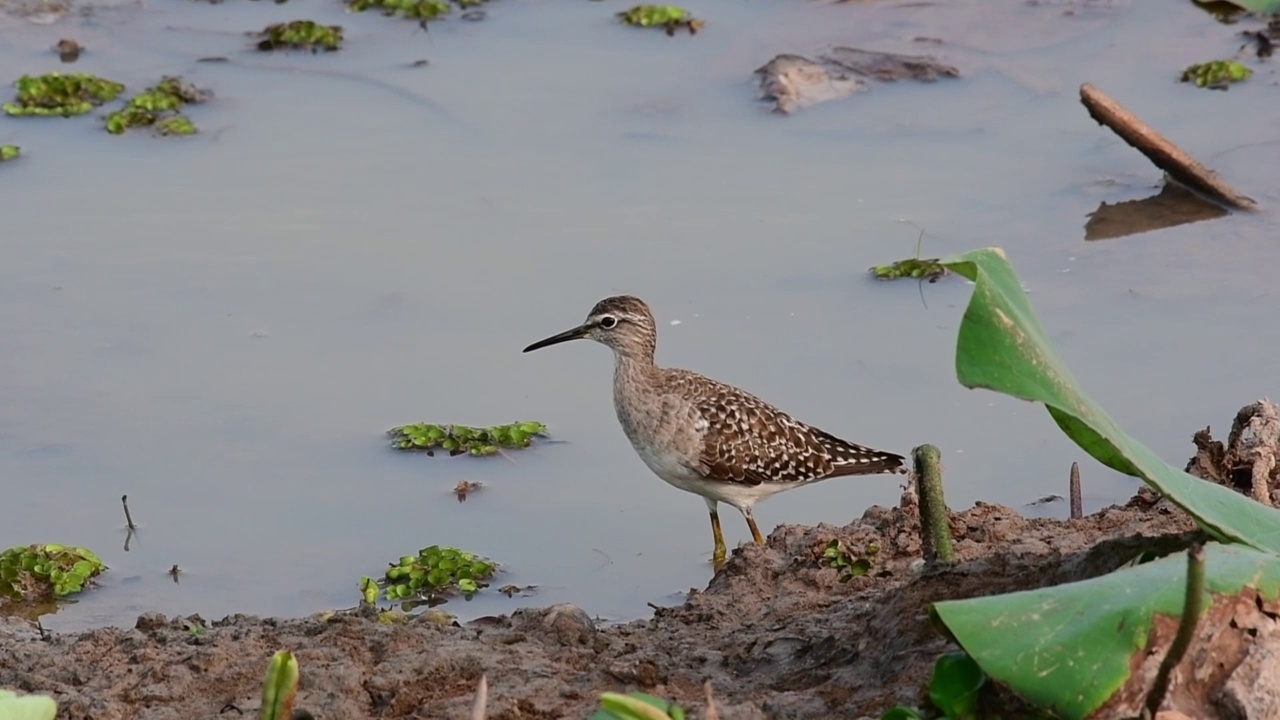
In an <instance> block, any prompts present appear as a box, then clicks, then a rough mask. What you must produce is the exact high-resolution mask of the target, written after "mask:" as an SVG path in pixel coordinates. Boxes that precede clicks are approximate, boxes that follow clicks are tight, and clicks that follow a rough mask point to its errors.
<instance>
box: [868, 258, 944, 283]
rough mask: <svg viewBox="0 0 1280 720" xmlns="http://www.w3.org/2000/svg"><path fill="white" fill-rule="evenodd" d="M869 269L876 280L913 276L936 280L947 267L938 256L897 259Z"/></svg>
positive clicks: (919, 278)
mask: <svg viewBox="0 0 1280 720" xmlns="http://www.w3.org/2000/svg"><path fill="white" fill-rule="evenodd" d="M870 271H871V274H872V276H874V277H875V278H876V279H877V280H898V279H900V278H915V279H917V280H928V281H929V282H936V281H937V279H938V278H940V277H942V276H943V275H946V274H947V268H946V267H944V266H943V265H942V263H940V262H938V258H918V257H915V258H907V259H906V260H899V261H897V262H894V263H890V264H888V265H873V266H871V268H870Z"/></svg>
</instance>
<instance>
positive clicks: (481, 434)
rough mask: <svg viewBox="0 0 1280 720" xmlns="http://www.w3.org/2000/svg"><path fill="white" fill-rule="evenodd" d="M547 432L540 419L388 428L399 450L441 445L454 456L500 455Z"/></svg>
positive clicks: (524, 446)
mask: <svg viewBox="0 0 1280 720" xmlns="http://www.w3.org/2000/svg"><path fill="white" fill-rule="evenodd" d="M546 434H547V426H546V425H543V424H542V423H540V422H538V421H536V420H526V421H524V422H514V423H510V424H508V425H494V426H493V427H487V428H479V427H470V426H468V425H436V424H434V423H415V424H413V425H401V426H400V427H393V428H391V429H390V430H388V431H387V435H389V436H390V437H391V447H393V448H395V449H397V450H425V451H426V452H427V453H428V454H434V451H435V450H436V449H440V450H445V451H447V452H448V453H449V455H450V456H453V455H463V454H467V455H473V456H476V457H483V456H486V455H496V454H498V452H499V450H501V449H502V448H512V449H518V448H527V447H529V445H530V444H532V443H533V439H534V438H535V437H544V436H545V435H546Z"/></svg>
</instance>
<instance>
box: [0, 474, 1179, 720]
mask: <svg viewBox="0 0 1280 720" xmlns="http://www.w3.org/2000/svg"><path fill="white" fill-rule="evenodd" d="M950 521H951V529H952V532H953V534H954V537H955V539H956V555H957V560H958V562H957V564H956V565H955V566H954V567H950V568H945V569H928V570H926V569H924V567H923V564H922V563H921V562H920V561H919V560H918V558H919V557H920V551H921V548H920V539H919V516H918V513H917V511H916V507H915V505H914V502H913V501H912V498H911V497H910V496H905V497H904V501H903V503H902V504H901V506H899V507H896V508H884V507H873V508H871V509H870V510H868V511H867V512H866V514H865V515H864V516H863V518H862V519H861V520H859V521H857V522H854V523H852V524H850V525H848V526H845V527H835V526H830V525H819V526H818V527H813V528H810V527H801V526H795V525H783V526H780V527H778V528H777V529H776V530H775V532H774V533H773V534H772V535H771V536H770V538H769V541H768V544H767V545H765V546H761V547H756V546H744V547H742V548H739V549H738V550H737V551H736V552H734V553H733V555H732V557H731V558H730V560H729V563H728V564H727V565H726V567H725V568H724V569H723V570H722V571H721V572H720V573H718V574H717V575H716V577H715V578H714V579H713V580H712V581H711V583H710V584H709V585H708V587H707V588H706V589H705V590H701V591H693V592H691V593H690V595H689V597H688V598H687V600H686V602H685V603H684V604H682V605H680V606H677V607H671V608H663V609H660V610H658V611H657V612H656V613H655V615H654V617H653V618H652V619H649V620H641V621H635V622H631V623H626V624H616V625H605V624H601V623H597V622H593V621H592V619H591V618H589V617H588V616H587V614H586V613H585V612H583V611H582V610H580V609H578V608H576V607H573V606H571V605H558V606H554V607H551V608H546V609H539V610H528V611H517V612H515V613H514V614H512V615H511V616H501V617H487V618H480V619H477V620H475V621H472V622H470V623H467V624H466V625H463V626H458V625H456V624H451V625H440V624H437V623H434V622H431V621H430V620H428V619H420V620H415V621H413V622H409V623H405V624H394V625H388V624H383V623H380V622H378V620H377V619H376V614H374V613H373V612H352V613H338V614H333V615H330V616H328V617H312V618H303V619H296V620H285V619H274V618H266V619H263V618H256V617H248V616H243V615H235V616H231V617H227V618H225V619H223V620H220V621H217V622H213V623H211V624H209V627H208V629H207V630H205V631H204V632H203V633H200V634H195V633H193V632H192V631H191V630H190V623H191V622H192V621H193V620H196V621H197V622H200V621H199V620H198V618H173V619H166V618H164V617H163V616H160V615H144V616H142V617H140V618H139V619H138V622H137V625H136V627H134V628H132V629H127V630H125V629H118V628H104V629H98V630H91V631H86V632H82V633H78V634H65V635H63V634H55V635H52V636H50V637H47V638H44V639H42V638H41V637H40V634H39V632H38V631H36V630H35V629H34V628H32V627H31V626H29V625H27V624H25V623H21V622H19V621H11V622H10V623H9V624H8V625H5V624H0V646H2V647H3V648H4V651H3V652H2V653H0V687H7V688H13V689H17V690H20V691H24V692H45V693H49V694H52V695H54V696H55V698H56V699H57V700H58V703H59V706H60V708H61V711H60V713H59V717H61V718H73V719H76V720H79V719H82V718H83V719H88V718H93V720H117V719H123V718H147V719H149V720H150V719H156V720H162V719H168V718H174V719H175V720H176V719H177V718H214V717H240V716H242V714H243V715H248V716H252V715H254V714H255V713H256V711H257V707H258V694H259V689H260V686H261V682H262V677H263V673H264V672H265V669H266V666H267V662H268V660H269V658H270V656H271V654H272V653H273V652H275V651H276V650H279V649H289V650H292V651H293V652H294V653H295V654H296V656H297V658H298V661H299V663H300V666H301V672H302V688H301V690H300V692H299V696H298V706H299V707H301V708H305V709H307V710H308V711H310V712H312V713H313V714H314V715H315V716H316V717H318V718H364V717H378V718H456V717H468V713H469V710H470V706H471V702H472V697H473V693H474V691H475V687H476V684H477V682H478V680H479V678H480V676H481V674H485V675H487V678H488V684H489V704H488V707H489V717H490V718H506V719H511V720H514V719H516V718H585V717H587V716H588V715H589V714H590V713H591V712H592V711H593V710H594V708H595V707H596V696H597V694H598V693H599V692H601V691H604V690H631V689H640V690H645V691H648V692H652V693H655V694H658V695H663V696H665V697H667V698H669V699H671V700H675V701H677V702H680V703H682V704H684V705H685V707H686V708H692V709H693V716H694V717H701V708H702V707H703V705H704V693H703V682H704V681H705V680H710V682H711V683H712V686H713V688H714V691H715V698H716V703H717V710H718V712H719V717H720V718H722V720H734V719H735V718H831V717H846V718H856V717H859V716H864V715H872V714H878V712H879V711H881V710H883V709H885V708H887V707H889V706H891V705H893V704H895V703H906V704H918V703H920V702H922V700H923V697H922V695H921V694H920V693H921V692H922V688H923V686H924V685H925V684H926V683H927V680H928V677H929V674H930V672H931V670H932V666H933V662H934V660H935V659H936V658H937V656H938V654H939V653H941V652H945V651H948V650H949V649H952V648H951V646H950V643H949V642H948V641H947V640H946V639H944V638H943V637H942V636H941V635H940V634H939V633H938V632H937V631H936V630H935V629H934V628H933V626H932V625H931V624H930V623H929V621H928V619H927V618H926V615H925V606H926V604H927V603H929V602H931V601H935V600H943V599H950V598H963V597H972V596H979V595H990V594H995V593H1002V592H1008V591H1013V590H1020V589H1028V588H1036V587H1043V586H1046V585H1051V584H1056V583H1062V582H1068V581H1073V580H1080V579H1084V578H1089V577H1094V576H1097V575H1101V574H1103V573H1106V572H1109V571H1111V570H1113V569H1115V568H1117V567H1119V566H1120V565H1122V564H1124V563H1126V562H1128V561H1130V560H1131V559H1133V558H1134V557H1135V556H1136V555H1137V554H1138V553H1139V552H1141V551H1143V550H1151V549H1156V550H1157V551H1164V552H1171V551H1175V550H1178V549H1181V548H1183V547H1185V546H1186V545H1187V544H1188V543H1189V542H1190V541H1191V540H1192V539H1193V537H1195V536H1196V532H1195V526H1194V523H1193V522H1192V521H1191V519H1190V518H1188V517H1187V516H1186V515H1184V514H1183V513H1181V512H1180V511H1178V510H1176V509H1172V508H1167V507H1163V506H1157V507H1141V506H1138V505H1133V506H1128V507H1110V508H1107V509H1105V510H1102V511H1100V512H1098V513H1096V514H1094V515H1091V516H1089V517H1086V518H1084V519H1082V520H1074V521H1060V520H1051V519H1027V518H1024V517H1022V516H1021V515H1019V514H1018V513H1017V512H1016V511H1015V510H1013V509H1011V508H1008V507H1004V506H1000V505H990V504H985V503H979V504H978V505H976V506H975V507H973V508H971V509H969V510H967V511H964V512H958V513H953V514H952V515H951V518H950ZM832 541H838V542H837V546H838V547H840V548H843V549H844V551H846V552H847V553H848V554H849V556H851V557H862V558H864V559H866V560H869V562H867V563H862V564H861V568H862V569H864V570H865V573H863V574H861V575H856V576H855V575H852V574H850V573H849V572H848V571H847V570H843V569H837V568H835V567H832V563H831V560H830V558H829V557H824V554H825V553H826V551H827V549H828V548H830V547H833V545H832Z"/></svg>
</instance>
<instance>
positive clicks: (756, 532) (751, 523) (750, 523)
mask: <svg viewBox="0 0 1280 720" xmlns="http://www.w3.org/2000/svg"><path fill="white" fill-rule="evenodd" d="M742 517H744V518H746V519H747V527H749V528H751V539H752V540H755V541H756V544H757V545H763V544H764V536H763V535H761V534H760V527H759V526H758V525H756V516H755V515H752V514H751V509H750V508H747V509H746V510H743V511H742Z"/></svg>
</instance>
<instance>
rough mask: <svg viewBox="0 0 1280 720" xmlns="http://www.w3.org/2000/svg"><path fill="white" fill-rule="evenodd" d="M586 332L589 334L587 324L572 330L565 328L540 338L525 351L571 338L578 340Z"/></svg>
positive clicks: (556, 343)
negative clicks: (560, 331)
mask: <svg viewBox="0 0 1280 720" xmlns="http://www.w3.org/2000/svg"><path fill="white" fill-rule="evenodd" d="M586 334H587V326H586V325H579V326H578V327H576V328H573V329H572V330H565V331H564V332H562V333H556V334H555V335H552V336H551V337H549V338H546V339H543V340H539V341H538V342H536V343H534V344H532V345H530V346H529V347H527V348H525V349H524V352H530V351H532V350H538V349H541V348H544V347H547V346H548V345H558V344H559V343H562V342H568V341H570V340H577V339H579V338H581V337H584V336H585V335H586Z"/></svg>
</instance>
